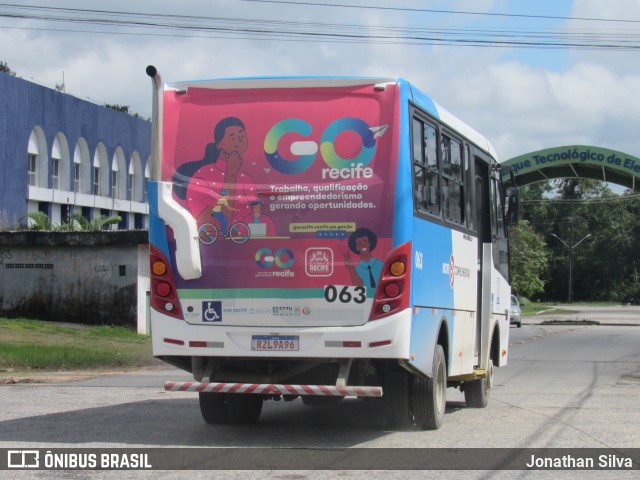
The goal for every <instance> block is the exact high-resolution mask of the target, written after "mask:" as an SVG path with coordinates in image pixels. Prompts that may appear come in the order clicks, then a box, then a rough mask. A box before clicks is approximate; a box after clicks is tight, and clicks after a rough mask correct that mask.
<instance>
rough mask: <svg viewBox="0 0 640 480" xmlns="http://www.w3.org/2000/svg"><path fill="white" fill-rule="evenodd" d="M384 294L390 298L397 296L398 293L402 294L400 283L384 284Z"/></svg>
mask: <svg viewBox="0 0 640 480" xmlns="http://www.w3.org/2000/svg"><path fill="white" fill-rule="evenodd" d="M384 294H385V295H386V296H387V297H390V298H395V297H397V296H398V295H400V285H398V284H397V283H395V282H394V283H388V284H387V285H385V286H384Z"/></svg>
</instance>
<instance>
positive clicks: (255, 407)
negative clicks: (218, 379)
mask: <svg viewBox="0 0 640 480" xmlns="http://www.w3.org/2000/svg"><path fill="white" fill-rule="evenodd" d="M226 400H227V412H228V413H229V420H231V422H232V423H256V422H257V421H258V419H259V418H260V414H261V413H262V402H263V399H262V397H261V396H260V395H250V394H241V393H228V394H227V396H226Z"/></svg>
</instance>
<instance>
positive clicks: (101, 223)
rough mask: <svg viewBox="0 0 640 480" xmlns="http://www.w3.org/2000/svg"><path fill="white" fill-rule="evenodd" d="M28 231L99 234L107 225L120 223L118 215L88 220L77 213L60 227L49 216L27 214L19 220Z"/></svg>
mask: <svg viewBox="0 0 640 480" xmlns="http://www.w3.org/2000/svg"><path fill="white" fill-rule="evenodd" d="M20 221H21V222H22V223H23V224H25V225H26V228H27V229H28V230H35V231H49V232H50V231H56V232H99V231H102V230H107V229H108V228H107V227H108V226H109V225H113V224H118V223H120V222H121V221H122V217H120V216H119V215H112V216H109V217H108V216H105V215H103V216H101V217H97V218H94V219H93V220H88V219H86V218H85V217H83V216H82V215H81V214H79V213H74V214H72V215H70V216H69V219H68V220H67V221H66V222H65V223H62V224H60V225H57V224H54V223H53V222H52V221H51V219H50V218H49V215H47V214H46V213H43V212H29V213H28V214H26V215H25V216H24V217H22V219H21V220H20Z"/></svg>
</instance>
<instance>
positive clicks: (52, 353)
mask: <svg viewBox="0 0 640 480" xmlns="http://www.w3.org/2000/svg"><path fill="white" fill-rule="evenodd" d="M155 362H156V361H155V360H154V358H153V355H152V353H151V338H150V337H147V336H143V335H138V334H137V333H136V332H134V331H132V330H130V329H127V328H124V327H109V326H87V325H76V324H62V323H55V322H45V321H40V320H30V319H25V318H18V319H7V318H0V376H2V375H5V374H12V375H14V374H15V373H14V372H24V371H31V372H34V371H65V370H108V369H131V368H139V367H145V366H150V365H153V364H154V363H155Z"/></svg>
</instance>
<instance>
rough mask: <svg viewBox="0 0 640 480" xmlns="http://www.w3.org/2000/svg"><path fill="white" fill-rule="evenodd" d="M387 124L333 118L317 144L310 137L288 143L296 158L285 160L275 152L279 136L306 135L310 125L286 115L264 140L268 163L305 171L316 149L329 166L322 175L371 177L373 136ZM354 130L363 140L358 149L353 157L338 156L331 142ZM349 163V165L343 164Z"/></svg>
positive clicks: (293, 171) (283, 170) (280, 168)
mask: <svg viewBox="0 0 640 480" xmlns="http://www.w3.org/2000/svg"><path fill="white" fill-rule="evenodd" d="M388 127H389V126H388V125H383V126H379V127H370V126H369V125H368V124H367V123H366V122H365V121H363V120H361V119H359V118H353V117H345V118H340V119H338V120H335V121H334V122H333V123H331V124H330V125H329V126H328V127H327V128H326V129H325V130H324V132H323V133H322V137H321V140H320V146H319V147H318V144H317V142H315V141H313V140H298V141H295V142H293V143H292V144H291V146H290V152H291V154H292V155H293V156H294V157H297V158H295V159H294V160H287V159H285V158H283V157H282V155H281V154H280V152H279V151H278V144H279V143H280V139H281V138H282V137H284V136H285V135H287V134H289V133H296V134H298V135H300V136H301V137H303V138H305V137H307V138H308V137H309V136H310V135H311V133H312V131H313V127H312V126H311V124H309V123H308V122H307V121H305V120H301V119H298V118H288V119H286V120H282V121H281V122H278V123H276V124H275V125H274V126H273V127H271V130H269V132H268V133H267V136H266V137H265V140H264V153H265V156H266V158H267V161H268V162H269V164H270V165H271V166H272V167H273V168H274V169H276V170H277V171H279V172H280V173H284V174H288V175H295V174H298V173H302V172H304V171H305V170H307V169H308V168H309V167H310V166H311V165H312V164H313V162H314V161H315V159H316V157H317V154H318V151H320V156H321V157H322V159H323V160H324V162H325V163H326V165H327V166H328V168H323V169H322V178H329V179H338V178H371V177H372V176H373V169H372V168H370V167H368V165H369V163H370V162H371V160H372V159H373V157H374V155H375V153H376V138H379V137H381V136H382V135H383V134H384V132H385V131H386V130H387V128H388ZM346 131H352V132H355V133H356V134H357V135H358V136H359V137H360V140H361V141H362V147H361V149H360V152H358V154H357V155H355V156H354V157H353V158H350V159H345V158H342V157H340V156H339V155H338V154H337V153H336V150H335V147H334V142H335V140H336V138H337V137H338V136H339V135H340V134H341V133H343V132H346ZM347 162H349V166H348V167H345V165H347Z"/></svg>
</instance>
